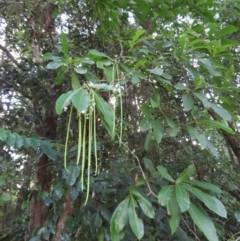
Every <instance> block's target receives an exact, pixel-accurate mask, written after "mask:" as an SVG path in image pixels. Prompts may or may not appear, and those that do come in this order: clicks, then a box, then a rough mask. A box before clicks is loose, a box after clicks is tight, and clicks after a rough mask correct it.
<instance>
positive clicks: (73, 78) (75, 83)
mask: <svg viewBox="0 0 240 241" xmlns="http://www.w3.org/2000/svg"><path fill="white" fill-rule="evenodd" d="M71 82H72V88H73V89H74V90H76V89H80V88H81V86H80V84H79V79H78V77H77V76H76V75H75V73H74V72H73V71H72V72H71Z"/></svg>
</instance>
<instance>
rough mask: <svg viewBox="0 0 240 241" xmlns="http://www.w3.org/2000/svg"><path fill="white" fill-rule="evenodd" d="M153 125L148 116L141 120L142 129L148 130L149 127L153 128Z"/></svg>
mask: <svg viewBox="0 0 240 241" xmlns="http://www.w3.org/2000/svg"><path fill="white" fill-rule="evenodd" d="M151 128H152V126H151V124H150V122H149V119H148V118H146V117H145V118H143V119H142V120H141V121H140V129H141V131H147V130H149V129H151Z"/></svg>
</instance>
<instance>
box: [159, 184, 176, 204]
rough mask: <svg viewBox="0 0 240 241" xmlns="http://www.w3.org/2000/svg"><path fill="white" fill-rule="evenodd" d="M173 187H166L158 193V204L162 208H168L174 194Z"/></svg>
mask: <svg viewBox="0 0 240 241" xmlns="http://www.w3.org/2000/svg"><path fill="white" fill-rule="evenodd" d="M173 187H174V186H166V187H163V188H162V189H161V190H160V192H159V193H158V202H159V203H160V204H161V205H162V206H167V204H168V202H169V200H170V198H171V196H172V192H173Z"/></svg>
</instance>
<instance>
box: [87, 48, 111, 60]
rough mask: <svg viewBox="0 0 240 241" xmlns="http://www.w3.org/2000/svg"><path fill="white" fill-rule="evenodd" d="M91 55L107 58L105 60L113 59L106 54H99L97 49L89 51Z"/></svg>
mask: <svg viewBox="0 0 240 241" xmlns="http://www.w3.org/2000/svg"><path fill="white" fill-rule="evenodd" d="M89 54H91V55H93V56H97V57H105V58H108V59H111V58H110V57H109V56H107V55H106V54H104V53H102V52H99V51H98V50H96V49H91V50H90V51H89Z"/></svg>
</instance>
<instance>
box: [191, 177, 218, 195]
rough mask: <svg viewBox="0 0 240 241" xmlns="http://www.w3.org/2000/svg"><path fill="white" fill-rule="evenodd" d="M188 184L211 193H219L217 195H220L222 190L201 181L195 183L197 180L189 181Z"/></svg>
mask: <svg viewBox="0 0 240 241" xmlns="http://www.w3.org/2000/svg"><path fill="white" fill-rule="evenodd" d="M188 183H189V184H190V185H192V186H198V187H201V188H203V189H206V190H210V191H213V192H215V193H219V194H220V193H222V190H221V189H220V188H219V187H218V186H216V185H214V184H212V183H208V182H202V181H197V180H189V181H188Z"/></svg>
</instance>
